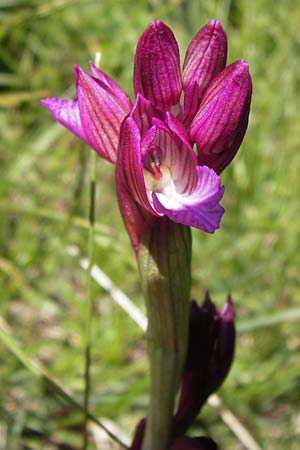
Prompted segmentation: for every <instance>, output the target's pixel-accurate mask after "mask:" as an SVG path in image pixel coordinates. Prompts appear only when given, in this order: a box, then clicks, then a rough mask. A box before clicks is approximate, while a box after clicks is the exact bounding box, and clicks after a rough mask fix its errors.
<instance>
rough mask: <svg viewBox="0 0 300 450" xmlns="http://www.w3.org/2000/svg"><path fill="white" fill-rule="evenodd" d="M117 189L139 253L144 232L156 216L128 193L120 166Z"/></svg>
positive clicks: (119, 166)
mask: <svg viewBox="0 0 300 450" xmlns="http://www.w3.org/2000/svg"><path fill="white" fill-rule="evenodd" d="M116 188H117V196H118V203H119V208H120V212H121V215H122V218H123V221H124V224H125V226H126V229H127V232H128V234H129V237H130V240H131V244H132V247H133V249H134V251H135V252H138V249H139V246H140V242H141V239H142V235H143V231H144V229H145V227H146V226H147V224H148V223H149V222H150V221H151V220H153V218H154V216H153V215H152V214H150V213H148V211H146V210H145V209H144V208H141V206H140V205H139V204H138V203H137V202H136V201H135V200H134V199H133V197H132V195H131V193H130V192H129V191H128V189H127V186H126V182H125V179H124V173H123V170H122V167H121V165H120V164H118V163H117V166H116Z"/></svg>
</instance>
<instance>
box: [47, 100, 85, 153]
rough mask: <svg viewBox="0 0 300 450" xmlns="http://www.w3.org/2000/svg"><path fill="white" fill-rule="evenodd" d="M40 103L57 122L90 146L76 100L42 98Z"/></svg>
mask: <svg viewBox="0 0 300 450" xmlns="http://www.w3.org/2000/svg"><path fill="white" fill-rule="evenodd" d="M40 103H41V104H42V105H43V106H45V107H46V108H48V109H49V111H50V112H51V114H52V116H53V117H54V119H55V120H57V122H59V123H61V124H62V125H63V126H64V127H66V128H67V129H68V130H70V131H71V132H72V133H74V134H75V135H76V136H77V137H79V138H80V139H82V140H83V141H84V142H85V143H86V144H88V145H91V143H90V142H89V140H88V138H87V137H86V135H85V132H84V129H83V127H82V123H81V119H80V114H79V107H78V102H77V100H72V99H62V98H44V99H43V100H41V101H40Z"/></svg>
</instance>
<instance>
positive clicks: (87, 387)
mask: <svg viewBox="0 0 300 450" xmlns="http://www.w3.org/2000/svg"><path fill="white" fill-rule="evenodd" d="M90 164H91V169H90V170H91V175H90V209H89V224H90V227H89V243H88V247H89V251H88V255H89V266H88V270H87V276H88V281H87V283H88V296H87V297H88V305H87V316H86V336H85V349H84V403H83V411H84V421H83V450H86V449H87V446H88V429H87V422H88V418H89V403H90V391H91V375H90V368H91V345H92V338H91V330H92V319H93V309H94V301H93V293H92V280H93V279H92V268H93V265H94V233H95V229H94V226H95V197H96V153H95V152H91V159H90Z"/></svg>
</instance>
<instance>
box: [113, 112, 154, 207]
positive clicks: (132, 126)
mask: <svg viewBox="0 0 300 450" xmlns="http://www.w3.org/2000/svg"><path fill="white" fill-rule="evenodd" d="M117 165H118V167H119V168H120V171H121V172H122V179H123V181H124V185H125V186H126V189H127V191H128V192H130V194H131V197H132V198H133V199H134V200H135V201H136V202H137V203H139V205H140V206H142V207H143V208H145V209H146V210H148V211H149V212H150V213H152V214H154V215H158V214H157V213H156V212H155V211H154V210H153V208H152V207H151V205H150V203H149V200H148V195H147V190H146V185H145V180H144V174H143V164H142V153H141V135H140V130H139V128H138V126H137V124H136V122H135V121H134V119H133V118H132V117H131V116H129V117H127V119H126V120H125V121H124V123H123V125H122V128H121V133H120V144H119V151H118V162H117Z"/></svg>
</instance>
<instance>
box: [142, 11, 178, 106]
mask: <svg viewBox="0 0 300 450" xmlns="http://www.w3.org/2000/svg"><path fill="white" fill-rule="evenodd" d="M133 84H134V90H135V94H136V95H137V94H138V93H141V94H142V95H143V96H144V97H146V98H147V99H149V100H150V101H151V102H152V103H153V105H154V106H155V107H156V108H158V109H163V110H166V109H169V108H170V106H171V105H176V104H177V103H178V102H179V98H180V93H181V75H180V67H179V49H178V44H177V42H176V39H175V37H174V34H173V32H172V30H171V29H170V28H169V27H167V26H166V25H165V24H164V23H163V22H161V21H160V20H155V21H153V22H151V23H150V24H149V26H148V28H146V30H145V31H144V32H143V33H142V35H141V37H140V39H139V41H138V44H137V48H136V54H135V61H134V78H133Z"/></svg>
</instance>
